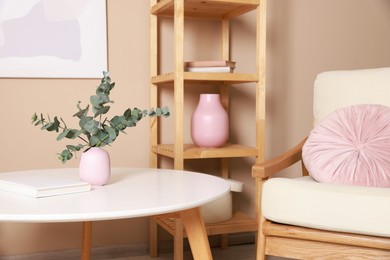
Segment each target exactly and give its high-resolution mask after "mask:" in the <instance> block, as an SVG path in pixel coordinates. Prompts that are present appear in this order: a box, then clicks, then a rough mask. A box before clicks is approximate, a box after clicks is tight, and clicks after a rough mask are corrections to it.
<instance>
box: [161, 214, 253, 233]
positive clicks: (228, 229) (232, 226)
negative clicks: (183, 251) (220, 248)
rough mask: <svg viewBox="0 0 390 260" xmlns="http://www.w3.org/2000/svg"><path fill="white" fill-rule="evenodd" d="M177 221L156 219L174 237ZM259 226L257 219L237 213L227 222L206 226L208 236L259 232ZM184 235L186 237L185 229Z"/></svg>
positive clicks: (172, 217)
mask: <svg viewBox="0 0 390 260" xmlns="http://www.w3.org/2000/svg"><path fill="white" fill-rule="evenodd" d="M175 220H176V218H175V216H174V215H163V216H158V217H156V222H157V223H158V224H159V225H160V226H161V227H163V228H164V229H165V230H166V231H168V232H169V233H170V234H172V235H175V232H176V226H175ZM257 226H258V225H257V222H256V219H255V218H252V217H249V216H247V215H246V214H244V213H242V212H240V211H236V212H234V213H233V217H232V218H231V219H229V220H227V221H225V222H219V223H212V224H206V231H207V234H208V235H221V234H232V233H242V232H255V231H257ZM183 235H184V237H186V232H185V229H183Z"/></svg>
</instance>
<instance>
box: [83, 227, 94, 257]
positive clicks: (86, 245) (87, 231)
mask: <svg viewBox="0 0 390 260" xmlns="http://www.w3.org/2000/svg"><path fill="white" fill-rule="evenodd" d="M82 229H83V230H82V232H83V235H82V244H81V259H82V260H89V259H90V258H91V237H92V222H91V221H86V222H83V228H82Z"/></svg>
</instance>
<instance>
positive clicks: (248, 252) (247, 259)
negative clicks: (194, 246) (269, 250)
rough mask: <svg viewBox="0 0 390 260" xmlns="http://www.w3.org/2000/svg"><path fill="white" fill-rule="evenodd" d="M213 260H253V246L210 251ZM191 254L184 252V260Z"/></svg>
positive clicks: (165, 257)
mask: <svg viewBox="0 0 390 260" xmlns="http://www.w3.org/2000/svg"><path fill="white" fill-rule="evenodd" d="M212 254H213V258H214V260H254V259H255V258H256V257H255V245H254V244H250V245H240V246H230V247H229V248H228V249H226V250H221V249H219V248H214V249H213V250H212ZM172 259H173V256H172V254H161V255H159V256H158V257H150V256H148V255H144V256H133V257H121V258H112V259H110V260H172ZM191 259H193V258H192V255H191V252H188V251H186V252H185V253H184V260H191Z"/></svg>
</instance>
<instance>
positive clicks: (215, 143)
mask: <svg viewBox="0 0 390 260" xmlns="http://www.w3.org/2000/svg"><path fill="white" fill-rule="evenodd" d="M191 137H192V141H193V142H194V143H195V144H196V145H197V146H199V147H209V148H217V147H221V146H223V145H224V144H225V143H226V142H227V140H228V137H229V116H228V114H227V112H226V110H225V109H224V107H223V106H222V104H221V100H220V95H219V94H201V95H200V99H199V103H198V106H197V107H196V109H195V111H194V113H193V114H192V118H191Z"/></svg>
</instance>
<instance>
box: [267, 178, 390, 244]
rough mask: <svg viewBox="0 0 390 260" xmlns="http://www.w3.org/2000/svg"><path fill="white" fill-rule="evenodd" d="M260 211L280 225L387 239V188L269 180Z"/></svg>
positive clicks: (389, 228) (389, 213)
mask: <svg viewBox="0 0 390 260" xmlns="http://www.w3.org/2000/svg"><path fill="white" fill-rule="evenodd" d="M262 212H263V215H264V217H265V218H266V219H269V220H272V221H274V222H279V223H284V224H291V225H297V226H303V227H310V228H317V229H324V230H332V231H340V232H350V233H357V234H366V235H375V236H384V237H390V189H389V188H377V187H363V186H350V185H339V184H337V185H336V184H326V183H318V182H316V181H315V180H314V179H312V178H311V177H309V176H305V177H300V178H295V179H289V178H272V179H269V180H268V181H267V182H265V184H264V187H263V196H262Z"/></svg>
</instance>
